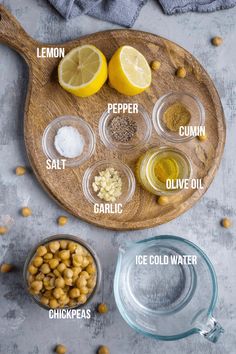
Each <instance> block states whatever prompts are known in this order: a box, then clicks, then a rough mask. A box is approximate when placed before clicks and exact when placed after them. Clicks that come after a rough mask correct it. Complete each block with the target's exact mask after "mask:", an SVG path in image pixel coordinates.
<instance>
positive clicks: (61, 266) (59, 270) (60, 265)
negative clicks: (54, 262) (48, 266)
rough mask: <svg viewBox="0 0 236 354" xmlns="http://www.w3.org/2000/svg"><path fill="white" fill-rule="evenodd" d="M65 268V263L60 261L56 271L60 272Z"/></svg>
mask: <svg viewBox="0 0 236 354" xmlns="http://www.w3.org/2000/svg"><path fill="white" fill-rule="evenodd" d="M65 269H66V265H65V264H64V263H60V264H59V266H58V267H57V270H58V272H60V273H62V272H64V270H65Z"/></svg>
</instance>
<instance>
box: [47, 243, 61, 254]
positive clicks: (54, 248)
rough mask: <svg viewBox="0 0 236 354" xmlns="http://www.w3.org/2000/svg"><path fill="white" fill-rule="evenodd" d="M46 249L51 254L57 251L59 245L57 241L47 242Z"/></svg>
mask: <svg viewBox="0 0 236 354" xmlns="http://www.w3.org/2000/svg"><path fill="white" fill-rule="evenodd" d="M48 247H49V249H50V251H51V252H52V253H55V252H56V251H58V250H59V248H60V243H59V241H52V242H49V245H48Z"/></svg>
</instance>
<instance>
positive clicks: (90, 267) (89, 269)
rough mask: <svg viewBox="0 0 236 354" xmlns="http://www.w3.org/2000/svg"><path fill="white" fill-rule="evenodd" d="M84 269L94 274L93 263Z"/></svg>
mask: <svg viewBox="0 0 236 354" xmlns="http://www.w3.org/2000/svg"><path fill="white" fill-rule="evenodd" d="M86 271H87V272H88V273H89V274H95V273H96V267H95V265H94V264H89V265H88V266H87V268H86Z"/></svg>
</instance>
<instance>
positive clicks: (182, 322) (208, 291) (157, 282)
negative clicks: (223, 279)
mask: <svg viewBox="0 0 236 354" xmlns="http://www.w3.org/2000/svg"><path fill="white" fill-rule="evenodd" d="M114 293H115V300H116V304H117V306H118V309H119V311H120V313H121V315H122V316H123V318H124V319H125V321H126V322H127V323H128V324H129V325H130V326H131V327H132V328H134V329H135V330H137V331H138V332H140V333H142V334H145V335H147V336H150V337H153V338H156V339H159V340H177V339H181V338H184V337H187V336H189V335H191V334H194V333H200V334H201V335H203V336H204V337H205V338H207V339H208V340H210V341H211V342H216V341H217V340H218V338H219V336H220V334H221V333H223V332H224V330H223V328H222V327H221V325H220V324H219V323H218V322H217V321H216V320H215V319H214V317H213V315H212V313H213V310H214V307H215V304H216V300H217V279H216V274H215V271H214V268H213V266H212V264H211V262H210V261H209V259H208V257H207V256H206V255H205V254H204V253H203V251H202V250H201V249H200V248H199V247H197V246H196V245H195V244H193V243H192V242H190V241H188V240H185V239H183V238H181V237H177V236H166V235H165V236H157V237H153V238H151V239H147V240H143V241H139V242H136V243H128V244H126V245H125V246H124V247H122V248H120V252H119V258H118V262H117V267H116V273H115V279H114Z"/></svg>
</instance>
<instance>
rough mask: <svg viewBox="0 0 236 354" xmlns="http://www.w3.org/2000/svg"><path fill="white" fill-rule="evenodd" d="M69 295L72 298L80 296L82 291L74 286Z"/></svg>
mask: <svg viewBox="0 0 236 354" xmlns="http://www.w3.org/2000/svg"><path fill="white" fill-rule="evenodd" d="M69 296H70V297H71V298H72V299H75V298H76V297H79V296H80V291H79V289H78V288H73V289H71V290H70V292H69Z"/></svg>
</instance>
